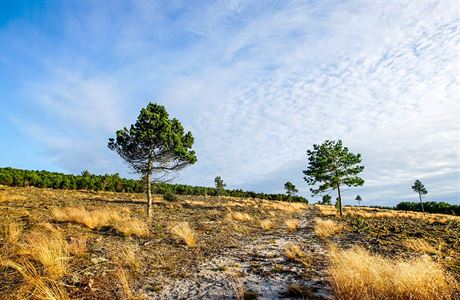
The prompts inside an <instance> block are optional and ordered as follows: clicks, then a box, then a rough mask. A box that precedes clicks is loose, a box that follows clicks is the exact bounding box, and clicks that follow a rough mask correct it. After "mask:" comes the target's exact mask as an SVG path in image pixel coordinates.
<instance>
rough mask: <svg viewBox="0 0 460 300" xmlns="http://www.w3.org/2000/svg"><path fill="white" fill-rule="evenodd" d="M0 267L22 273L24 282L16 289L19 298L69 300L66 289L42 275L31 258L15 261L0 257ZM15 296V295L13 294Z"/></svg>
mask: <svg viewBox="0 0 460 300" xmlns="http://www.w3.org/2000/svg"><path fill="white" fill-rule="evenodd" d="M0 267H1V268H0V269H12V270H14V271H16V272H17V273H18V274H19V275H21V277H22V279H23V282H22V284H21V287H20V288H19V289H18V290H16V291H15V292H16V295H14V296H16V297H15V298H17V299H43V300H67V299H69V296H68V295H67V293H66V291H65V289H64V288H63V287H62V286H61V285H60V284H58V283H57V282H56V281H54V280H52V279H49V278H47V277H46V276H42V274H41V273H40V271H39V270H38V269H37V268H36V267H35V266H34V264H32V263H31V262H30V261H29V260H23V261H21V262H15V261H13V260H9V259H8V260H2V259H1V258H0ZM11 296H12V297H13V295H11Z"/></svg>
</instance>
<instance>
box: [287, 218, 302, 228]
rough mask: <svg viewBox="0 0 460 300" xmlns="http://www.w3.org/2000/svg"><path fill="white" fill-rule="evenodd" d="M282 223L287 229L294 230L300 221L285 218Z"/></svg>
mask: <svg viewBox="0 0 460 300" xmlns="http://www.w3.org/2000/svg"><path fill="white" fill-rule="evenodd" d="M284 223H285V224H286V226H287V228H288V229H289V230H296V229H297V228H299V224H300V221H299V220H297V219H287V220H286V221H284Z"/></svg>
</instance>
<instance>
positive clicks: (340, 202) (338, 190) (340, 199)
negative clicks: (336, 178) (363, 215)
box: [337, 185, 343, 218]
mask: <svg viewBox="0 0 460 300" xmlns="http://www.w3.org/2000/svg"><path fill="white" fill-rule="evenodd" d="M337 193H338V194H339V211H340V217H341V218H342V217H343V213H342V196H341V195H340V185H337Z"/></svg>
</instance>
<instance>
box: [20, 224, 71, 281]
mask: <svg viewBox="0 0 460 300" xmlns="http://www.w3.org/2000/svg"><path fill="white" fill-rule="evenodd" d="M24 248H25V249H26V252H27V254H29V255H30V257H31V259H33V260H35V261H37V262H39V263H40V264H41V265H42V266H43V267H44V271H45V273H46V275H47V276H49V277H50V278H52V279H58V278H61V277H62V276H64V275H65V274H67V272H68V264H67V262H68V256H69V255H68V248H67V243H66V241H65V240H64V239H63V237H62V235H61V234H60V233H53V232H46V231H38V230H35V231H32V232H31V233H30V234H28V236H27V237H26V245H25V246H24Z"/></svg>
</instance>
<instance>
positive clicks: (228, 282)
mask: <svg viewBox="0 0 460 300" xmlns="http://www.w3.org/2000/svg"><path fill="white" fill-rule="evenodd" d="M306 214H309V212H306ZM302 217H303V219H304V220H306V221H303V222H301V224H300V228H299V229H298V230H296V231H294V232H292V231H288V230H286V229H278V230H268V231H266V232H264V233H263V234H259V235H254V236H252V237H249V238H245V239H244V240H242V242H241V243H240V245H239V246H238V247H236V248H231V249H226V250H224V251H223V253H222V254H221V255H220V256H218V257H213V258H212V259H210V260H208V261H207V262H204V263H202V264H200V265H199V266H198V267H197V268H196V270H192V272H193V274H194V275H192V277H189V278H186V279H179V280H175V281H173V282H170V283H166V284H165V285H164V286H163V289H162V291H161V293H160V294H157V293H153V292H152V293H150V294H149V293H148V292H146V294H147V295H148V296H149V297H151V298H152V299H228V298H235V297H237V295H240V296H241V295H245V297H246V298H245V299H250V298H251V297H252V298H253V299H255V298H256V297H257V299H279V298H307V299H333V297H332V293H331V291H330V287H329V286H328V285H327V283H326V278H325V277H326V274H325V271H324V269H325V268H324V266H325V249H324V247H323V246H322V245H321V243H319V242H318V240H317V239H316V237H315V235H314V233H313V230H312V223H311V222H312V221H311V220H312V218H311V216H310V215H309V216H306V215H304V216H302ZM289 243H292V244H296V245H299V246H300V247H301V248H302V250H303V251H304V252H305V254H306V257H307V260H308V262H307V263H306V264H304V263H302V262H300V261H290V260H288V259H287V258H286V257H285V255H284V247H285V246H286V245H287V244H289ZM165 282H167V279H165ZM289 287H290V288H289Z"/></svg>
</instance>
